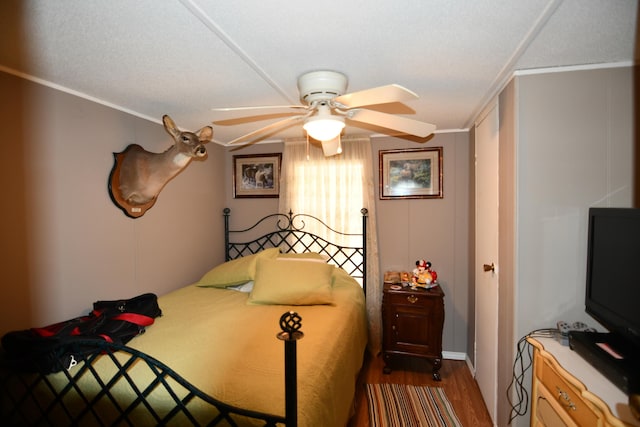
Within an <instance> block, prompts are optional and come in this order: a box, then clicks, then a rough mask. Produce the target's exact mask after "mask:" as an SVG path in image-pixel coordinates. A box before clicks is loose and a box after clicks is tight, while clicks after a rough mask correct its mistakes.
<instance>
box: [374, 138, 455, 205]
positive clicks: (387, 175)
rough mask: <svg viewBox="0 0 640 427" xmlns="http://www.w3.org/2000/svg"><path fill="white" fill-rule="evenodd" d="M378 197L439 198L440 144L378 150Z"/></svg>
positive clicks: (440, 174) (440, 189) (441, 195)
mask: <svg viewBox="0 0 640 427" xmlns="http://www.w3.org/2000/svg"><path fill="white" fill-rule="evenodd" d="M379 160H380V199H441V198H442V197H443V194H442V147H433V148H417V149H412V150H380V151H379Z"/></svg>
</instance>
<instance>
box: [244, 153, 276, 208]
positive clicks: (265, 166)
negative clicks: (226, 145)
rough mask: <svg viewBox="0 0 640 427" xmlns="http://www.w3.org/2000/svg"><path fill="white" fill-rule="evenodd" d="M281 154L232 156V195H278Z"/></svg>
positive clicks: (247, 196)
mask: <svg viewBox="0 0 640 427" xmlns="http://www.w3.org/2000/svg"><path fill="white" fill-rule="evenodd" d="M281 160H282V154H281V153H276V154H252V155H238V156H233V197H234V198H236V199H239V198H249V197H279V195H280V162H281Z"/></svg>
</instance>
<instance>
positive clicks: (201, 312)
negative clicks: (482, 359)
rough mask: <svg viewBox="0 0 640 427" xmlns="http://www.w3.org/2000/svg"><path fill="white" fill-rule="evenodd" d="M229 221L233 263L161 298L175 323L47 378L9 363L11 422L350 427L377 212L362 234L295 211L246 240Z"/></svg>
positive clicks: (5, 373) (5, 403) (2, 376)
mask: <svg viewBox="0 0 640 427" xmlns="http://www.w3.org/2000/svg"><path fill="white" fill-rule="evenodd" d="M223 218H224V227H225V242H224V245H225V259H226V261H225V262H224V263H222V264H220V265H218V266H216V267H214V268H212V269H211V270H210V271H208V272H207V273H205V274H204V275H203V276H202V278H201V279H200V280H199V281H198V282H197V283H194V284H192V285H189V286H186V287H183V288H181V289H178V290H175V291H173V292H171V293H169V294H166V295H163V296H161V297H160V298H159V299H158V302H159V304H160V308H161V309H162V312H163V315H162V316H161V317H159V318H157V319H156V321H155V323H154V324H153V325H152V326H150V327H149V328H147V331H146V333H144V334H142V335H139V336H138V337H136V338H135V339H133V340H132V341H130V342H129V343H128V345H127V346H119V345H115V344H109V343H106V342H104V343H99V344H96V343H92V345H94V346H95V352H92V353H91V355H89V356H88V357H87V358H86V360H82V361H80V362H78V364H77V365H76V366H74V367H72V368H71V369H69V370H67V369H64V370H62V371H61V372H57V373H54V374H48V375H42V374H38V373H24V372H17V371H16V370H15V369H13V368H12V366H11V364H10V363H8V362H7V360H6V359H5V358H3V359H0V399H1V400H0V416H1V417H2V418H1V419H2V420H3V422H4V423H6V424H8V425H16V426H17V425H135V426H146V425H154V426H155V425H176V426H184V425H232V426H233V425H238V426H244V425H251V426H253V425H264V426H275V425H288V426H289V425H291V426H293V425H300V426H318V425H327V426H329V425H330V426H344V425H346V424H347V422H348V419H349V417H350V416H351V415H352V413H353V401H354V396H355V384H356V378H357V375H358V373H359V370H360V368H361V366H362V361H363V357H364V352H365V348H366V343H367V321H366V309H365V300H364V295H365V292H364V289H365V287H366V244H365V242H366V224H367V212H366V210H364V209H363V210H362V226H363V229H362V233H361V234H357V235H351V234H346V233H340V232H339V231H336V230H333V229H332V228H331V227H329V226H327V225H326V224H325V223H324V222H322V221H321V220H319V219H318V218H315V217H313V216H310V215H306V214H295V215H294V214H293V213H291V212H289V213H288V214H280V213H278V214H272V215H268V216H266V217H264V218H261V219H260V220H258V221H257V222H255V224H254V225H252V226H250V227H247V228H236V229H232V228H231V227H230V222H231V214H230V210H229V209H225V210H224V215H223ZM312 222H315V223H317V224H316V227H318V226H321V227H323V228H324V229H326V231H328V233H329V234H333V235H336V236H339V237H340V238H338V239H337V241H340V242H344V241H345V240H344V238H347V239H351V241H353V239H355V240H356V241H357V242H359V243H358V244H357V245H351V244H346V245H345V244H344V243H338V244H336V243H332V241H331V240H333V239H330V238H327V237H325V236H324V235H323V236H320V235H319V234H316V233H313V232H309V231H307V230H308V229H309V226H310V224H311V223H312ZM318 224H319V225H318ZM262 228H266V229H267V230H268V231H262ZM316 229H317V228H316ZM333 241H336V240H333ZM347 241H348V240H347ZM185 307H186V308H187V309H185Z"/></svg>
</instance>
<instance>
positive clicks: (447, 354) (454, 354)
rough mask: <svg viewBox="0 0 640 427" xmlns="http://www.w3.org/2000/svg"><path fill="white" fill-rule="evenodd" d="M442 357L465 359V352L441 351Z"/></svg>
mask: <svg viewBox="0 0 640 427" xmlns="http://www.w3.org/2000/svg"><path fill="white" fill-rule="evenodd" d="M442 358H443V359H449V360H466V359H467V353H461V352H459V351H443V352H442Z"/></svg>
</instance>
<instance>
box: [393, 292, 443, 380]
mask: <svg viewBox="0 0 640 427" xmlns="http://www.w3.org/2000/svg"><path fill="white" fill-rule="evenodd" d="M383 292H384V293H383V297H382V330H383V339H382V352H383V356H384V365H385V366H384V369H383V372H384V373H385V374H388V373H390V372H391V366H390V363H391V359H392V358H394V357H395V356H413V357H421V358H424V359H428V360H429V361H431V363H432V364H433V379H434V380H436V381H440V372H439V371H440V366H441V365H442V327H443V325H444V292H442V289H441V288H440V286H436V287H435V288H432V289H429V290H424V289H415V290H412V289H411V288H409V287H406V288H402V289H391V285H389V284H387V283H385V285H384V291H383Z"/></svg>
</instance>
